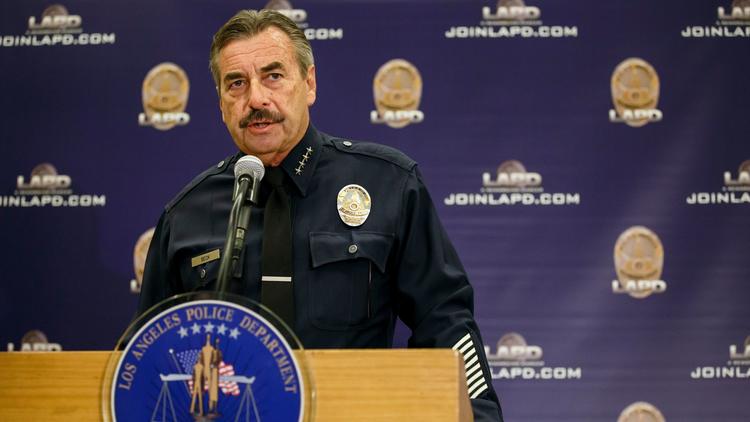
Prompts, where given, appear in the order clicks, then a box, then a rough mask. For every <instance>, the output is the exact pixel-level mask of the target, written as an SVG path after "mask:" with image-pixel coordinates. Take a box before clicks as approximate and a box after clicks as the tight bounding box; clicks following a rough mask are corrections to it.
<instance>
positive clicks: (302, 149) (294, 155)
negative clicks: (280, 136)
mask: <svg viewBox="0 0 750 422" xmlns="http://www.w3.org/2000/svg"><path fill="white" fill-rule="evenodd" d="M322 146H323V141H322V140H321V138H320V134H319V133H318V131H317V130H316V129H315V127H313V125H312V123H310V124H309V125H308V126H307V131H306V132H305V135H304V136H303V137H302V139H301V140H300V141H299V143H297V145H296V146H295V147H294V148H292V150H291V151H290V152H289V155H287V156H286V158H284V161H282V162H281V168H283V169H284V171H285V172H286V174H287V176H289V180H291V181H292V183H293V184H294V185H295V186H297V189H298V190H299V192H300V193H301V194H302V196H305V195H306V194H307V187H308V186H309V185H310V181H311V180H312V176H313V173H315V168H316V167H317V165H318V160H319V159H320V153H321V149H322Z"/></svg>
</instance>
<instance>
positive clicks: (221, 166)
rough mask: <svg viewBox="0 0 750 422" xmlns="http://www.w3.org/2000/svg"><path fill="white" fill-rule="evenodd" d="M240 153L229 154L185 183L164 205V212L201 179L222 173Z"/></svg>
mask: <svg viewBox="0 0 750 422" xmlns="http://www.w3.org/2000/svg"><path fill="white" fill-rule="evenodd" d="M240 154H241V153H236V154H234V155H230V156H229V157H227V158H225V159H223V160H221V161H220V162H219V163H217V164H215V165H213V166H211V167H209V168H208V169H206V170H205V171H204V172H203V173H201V174H199V175H198V176H196V177H195V178H194V179H193V180H192V181H191V182H190V183H188V184H187V186H185V187H184V188H182V190H181V191H180V193H178V194H177V195H176V196H175V197H174V198H172V200H171V201H169V203H168V204H167V205H166V206H165V207H164V211H165V212H170V211H171V210H172V208H174V207H175V206H176V205H177V204H178V203H179V202H180V201H181V200H182V198H184V197H185V195H187V194H188V193H189V192H190V191H191V190H193V188H195V187H196V186H198V185H199V184H200V183H201V182H202V181H204V180H206V179H207V178H209V177H211V176H213V175H216V174H220V173H223V172H224V171H225V170H226V169H227V167H229V165H230V164H232V163H234V162H235V161H237V159H238V158H239V157H240Z"/></svg>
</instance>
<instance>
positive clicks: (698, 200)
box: [685, 160, 750, 205]
mask: <svg viewBox="0 0 750 422" xmlns="http://www.w3.org/2000/svg"><path fill="white" fill-rule="evenodd" d="M685 202H687V204H688V205H718V204H728V205H738V204H750V160H745V161H743V162H742V164H740V166H739V168H738V169H737V172H736V173H735V172H732V171H729V170H727V171H725V172H724V186H723V187H722V188H721V192H693V193H691V194H690V195H688V197H687V198H685Z"/></svg>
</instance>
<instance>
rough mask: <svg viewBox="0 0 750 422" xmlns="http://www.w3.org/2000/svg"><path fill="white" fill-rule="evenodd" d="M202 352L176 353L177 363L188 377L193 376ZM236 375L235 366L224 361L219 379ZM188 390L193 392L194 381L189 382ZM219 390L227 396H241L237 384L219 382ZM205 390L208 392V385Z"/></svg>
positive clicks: (193, 350) (196, 350)
mask: <svg viewBox="0 0 750 422" xmlns="http://www.w3.org/2000/svg"><path fill="white" fill-rule="evenodd" d="M200 354H201V351H200V349H189V350H185V351H183V352H177V353H175V356H177V361H178V362H179V363H180V366H182V371H183V372H184V373H185V374H187V375H193V366H194V365H195V363H196V362H198V357H199V356H200ZM233 375H234V366H232V365H230V364H228V363H225V362H224V361H223V360H222V361H221V363H220V364H219V377H222V376H227V377H231V376H233ZM188 388H189V389H190V391H192V390H193V380H192V379H191V380H190V381H188ZM219 389H221V392H222V393H224V394H225V395H227V396H239V395H240V387H239V386H238V385H237V383H236V382H233V381H219ZM204 390H208V386H207V385H206V386H205V387H204Z"/></svg>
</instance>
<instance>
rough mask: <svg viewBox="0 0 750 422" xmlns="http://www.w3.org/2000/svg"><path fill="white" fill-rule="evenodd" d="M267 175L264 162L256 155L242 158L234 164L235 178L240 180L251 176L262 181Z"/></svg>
mask: <svg viewBox="0 0 750 422" xmlns="http://www.w3.org/2000/svg"><path fill="white" fill-rule="evenodd" d="M265 174H266V169H265V168H264V167H263V162H262V161H260V158H258V157H256V156H254V155H245V156H244V157H240V159H239V160H237V162H236V163H235V164H234V178H235V179H239V178H240V177H241V176H250V177H252V178H254V179H255V180H257V181H259V182H260V181H261V180H262V179H263V176H264V175H265Z"/></svg>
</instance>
